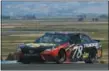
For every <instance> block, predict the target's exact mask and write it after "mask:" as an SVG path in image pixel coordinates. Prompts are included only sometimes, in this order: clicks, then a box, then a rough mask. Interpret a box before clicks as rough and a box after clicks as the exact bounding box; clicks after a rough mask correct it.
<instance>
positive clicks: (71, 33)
mask: <svg viewBox="0 0 109 71" xmlns="http://www.w3.org/2000/svg"><path fill="white" fill-rule="evenodd" d="M46 34H62V35H76V34H84V33H81V32H46Z"/></svg>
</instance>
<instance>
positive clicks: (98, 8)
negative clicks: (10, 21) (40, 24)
mask: <svg viewBox="0 0 109 71" xmlns="http://www.w3.org/2000/svg"><path fill="white" fill-rule="evenodd" d="M81 13H94V14H108V3H107V2H9V1H7V2H6V1H4V2H2V14H3V15H10V16H16V15H17V16H20V15H27V14H29V15H36V16H71V15H75V14H81Z"/></svg>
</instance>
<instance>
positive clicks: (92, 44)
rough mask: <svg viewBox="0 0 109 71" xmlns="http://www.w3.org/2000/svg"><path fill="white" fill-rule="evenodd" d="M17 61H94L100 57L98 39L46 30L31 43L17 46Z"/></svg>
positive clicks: (79, 34) (100, 51) (81, 34)
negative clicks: (46, 31)
mask: <svg viewBox="0 0 109 71" xmlns="http://www.w3.org/2000/svg"><path fill="white" fill-rule="evenodd" d="M17 53H18V56H17V57H18V62H21V63H24V64H29V63H31V62H41V63H44V62H47V61H48V62H49V61H54V62H56V63H58V64H60V63H64V62H77V61H84V62H85V63H94V62H95V61H97V60H98V59H99V58H101V57H102V47H101V44H100V40H94V39H92V38H90V37H89V36H88V35H86V34H84V33H75V32H67V33H66V32H48V33H45V34H44V35H43V36H41V37H40V38H38V39H36V40H35V41H34V42H32V43H24V44H20V45H19V47H17Z"/></svg>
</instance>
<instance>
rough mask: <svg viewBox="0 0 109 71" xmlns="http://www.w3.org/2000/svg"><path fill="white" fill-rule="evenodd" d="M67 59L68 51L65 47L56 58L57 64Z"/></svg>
mask: <svg viewBox="0 0 109 71" xmlns="http://www.w3.org/2000/svg"><path fill="white" fill-rule="evenodd" d="M65 60H66V53H65V50H64V49H61V50H60V51H59V53H58V56H57V58H56V63H57V64H62V63H63V62H64V61H65Z"/></svg>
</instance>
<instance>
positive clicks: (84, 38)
mask: <svg viewBox="0 0 109 71" xmlns="http://www.w3.org/2000/svg"><path fill="white" fill-rule="evenodd" d="M81 42H82V43H90V42H91V39H90V38H89V37H88V36H86V35H81Z"/></svg>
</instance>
